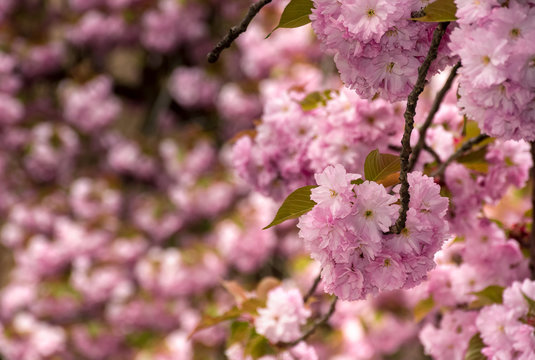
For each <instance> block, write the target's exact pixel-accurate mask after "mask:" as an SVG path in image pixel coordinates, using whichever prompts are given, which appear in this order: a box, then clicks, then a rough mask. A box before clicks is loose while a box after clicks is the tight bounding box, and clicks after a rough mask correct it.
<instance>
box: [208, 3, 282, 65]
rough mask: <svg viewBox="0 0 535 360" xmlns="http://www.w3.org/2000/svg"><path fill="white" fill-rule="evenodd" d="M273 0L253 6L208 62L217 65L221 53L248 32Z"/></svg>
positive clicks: (229, 32)
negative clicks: (254, 20)
mask: <svg viewBox="0 0 535 360" xmlns="http://www.w3.org/2000/svg"><path fill="white" fill-rule="evenodd" d="M271 1H272V0H260V1H258V2H256V3H254V4H253V5H251V6H250V7H249V11H248V12H247V15H245V17H244V18H243V20H242V21H241V23H239V24H238V25H236V26H233V27H231V28H230V30H229V31H228V33H227V35H225V37H224V38H223V39H222V40H221V41H219V42H218V43H217V45H216V46H215V48H214V49H213V50H212V51H210V53H209V54H208V62H209V63H215V62H216V61H217V60H218V59H219V55H221V52H222V51H223V50H225V49H226V48H228V47H230V45H231V44H232V43H233V42H234V40H236V39H237V38H238V36H240V35H241V33H244V32H245V31H246V30H247V26H249V23H250V22H251V20H253V18H254V17H255V16H256V14H258V13H259V12H260V10H261V9H262V8H263V7H264V6H266V5H267V4H269V3H270V2H271Z"/></svg>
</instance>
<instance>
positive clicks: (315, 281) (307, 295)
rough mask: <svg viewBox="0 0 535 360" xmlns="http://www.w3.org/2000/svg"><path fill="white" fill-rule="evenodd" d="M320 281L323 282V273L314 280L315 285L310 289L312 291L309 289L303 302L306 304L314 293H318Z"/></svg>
mask: <svg viewBox="0 0 535 360" xmlns="http://www.w3.org/2000/svg"><path fill="white" fill-rule="evenodd" d="M320 281H321V273H320V274H318V276H317V277H316V278H315V279H314V283H312V286H311V287H310V289H308V291H307V293H306V295H305V296H304V297H303V302H305V303H306V302H307V301H308V299H310V297H311V296H312V295H314V293H315V292H316V289H317V288H318V285H319V283H320Z"/></svg>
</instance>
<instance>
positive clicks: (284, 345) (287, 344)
mask: <svg viewBox="0 0 535 360" xmlns="http://www.w3.org/2000/svg"><path fill="white" fill-rule="evenodd" d="M337 301H338V297H337V296H335V298H334V300H333V301H332V302H331V305H330V306H329V310H328V311H327V312H326V313H325V315H323V316H322V317H321V318H319V319H318V320H316V321H315V322H314V324H313V325H312V327H311V328H310V329H308V330H307V331H306V332H305V333H304V334H303V335H302V336H301V337H300V338H299V339H296V340H294V341H291V342H280V343H277V346H279V347H282V348H287V347H292V346H295V345H297V344H299V343H300V342H301V341H305V340H306V339H308V338H309V337H310V336H311V335H312V334H313V333H314V332H315V331H316V329H317V328H319V327H320V326H322V325H324V324H326V323H327V321H329V319H330V318H331V316H332V315H333V314H334V311H335V310H336V302H337Z"/></svg>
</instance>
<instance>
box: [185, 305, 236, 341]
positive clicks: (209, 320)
mask: <svg viewBox="0 0 535 360" xmlns="http://www.w3.org/2000/svg"><path fill="white" fill-rule="evenodd" d="M241 314H242V310H241V309H239V308H238V307H237V306H235V307H233V308H232V309H230V310H228V311H226V312H225V313H223V314H222V315H219V316H211V315H207V314H204V315H203V316H202V318H201V321H200V322H199V324H197V326H196V327H195V328H194V329H193V331H192V332H191V333H190V334H189V337H191V336H193V335H194V334H195V333H196V332H198V331H201V330H204V329H208V328H209V327H212V326H214V325H217V324H219V323H222V322H223V321H227V320H232V319H236V318H238V317H239V316H240V315H241Z"/></svg>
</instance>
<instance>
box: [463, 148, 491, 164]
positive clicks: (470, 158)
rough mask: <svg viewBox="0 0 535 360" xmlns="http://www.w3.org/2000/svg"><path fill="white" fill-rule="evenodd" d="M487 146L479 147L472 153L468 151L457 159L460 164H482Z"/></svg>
mask: <svg viewBox="0 0 535 360" xmlns="http://www.w3.org/2000/svg"><path fill="white" fill-rule="evenodd" d="M487 150H488V146H483V147H480V148H479V149H476V150H474V151H470V152H468V153H466V154H464V155H462V156H460V157H459V158H458V159H457V162H460V163H477V162H484V161H485V156H486V155H487Z"/></svg>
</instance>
